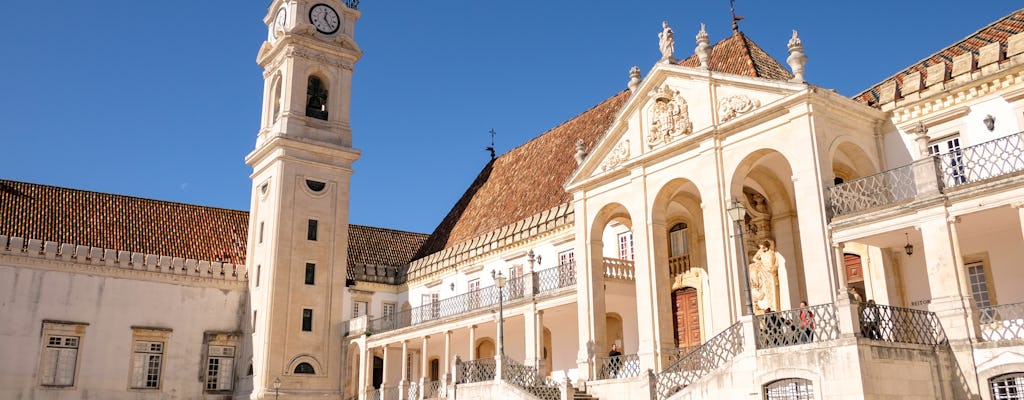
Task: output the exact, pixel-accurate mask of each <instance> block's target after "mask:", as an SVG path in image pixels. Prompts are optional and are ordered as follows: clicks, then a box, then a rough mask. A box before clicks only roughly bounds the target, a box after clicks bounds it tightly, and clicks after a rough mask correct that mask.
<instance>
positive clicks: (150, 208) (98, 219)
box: [0, 180, 249, 264]
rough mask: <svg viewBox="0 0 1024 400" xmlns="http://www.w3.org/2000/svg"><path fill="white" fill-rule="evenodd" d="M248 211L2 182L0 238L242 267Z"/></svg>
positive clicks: (0, 193)
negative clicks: (81, 246) (206, 261)
mask: <svg viewBox="0 0 1024 400" xmlns="http://www.w3.org/2000/svg"><path fill="white" fill-rule="evenodd" d="M248 223H249V213H247V212H245V211H236V210H227V209H223V208H213V207H203V206H195V205H190V204H182V203H172V202H168V201H160V200H150V199H143V198H138V197H131V196H122V195H116V194H108V193H98V192H90V191H85V190H76V189H66V188H61V187H56V186H46V185H38V184H33V183H25V182H16V181H9V180H0V235H7V236H19V237H23V238H26V239H40V240H45V241H54V242H60V243H71V244H76V245H84V246H93V247H101V248H107V249H117V250H124V251H132V252H139V253H147V254H157V255H164V256H171V257H182V258H193V259H200V260H210V261H217V260H220V261H224V262H231V263H235V264H244V263H245V243H246V238H247V236H246V234H247V231H248Z"/></svg>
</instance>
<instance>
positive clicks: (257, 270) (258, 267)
mask: <svg viewBox="0 0 1024 400" xmlns="http://www.w3.org/2000/svg"><path fill="white" fill-rule="evenodd" d="M261 272H263V266H262V265H257V266H256V287H260V273H261Z"/></svg>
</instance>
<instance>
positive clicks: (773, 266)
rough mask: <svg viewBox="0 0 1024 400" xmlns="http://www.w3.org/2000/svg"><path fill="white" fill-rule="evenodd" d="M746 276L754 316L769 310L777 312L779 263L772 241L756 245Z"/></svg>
mask: <svg viewBox="0 0 1024 400" xmlns="http://www.w3.org/2000/svg"><path fill="white" fill-rule="evenodd" d="M747 276H748V279H750V282H749V283H750V299H751V302H752V303H753V305H754V314H764V312H765V310H767V309H769V308H770V309H772V310H778V309H779V263H778V257H777V254H776V253H775V242H774V241H772V240H762V241H761V242H760V243H759V244H758V249H757V253H755V254H754V257H753V259H751V263H750V266H749V267H748V275H747Z"/></svg>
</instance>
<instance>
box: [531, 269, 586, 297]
mask: <svg viewBox="0 0 1024 400" xmlns="http://www.w3.org/2000/svg"><path fill="white" fill-rule="evenodd" d="M534 276H535V277H534V291H535V292H536V293H537V294H540V293H544V292H550V291H552V290H558V289H561V288H566V287H573V286H576V263H575V262H571V263H567V264H562V265H559V266H557V267H555V268H548V269H544V270H540V271H537V272H536V273H535V274H534Z"/></svg>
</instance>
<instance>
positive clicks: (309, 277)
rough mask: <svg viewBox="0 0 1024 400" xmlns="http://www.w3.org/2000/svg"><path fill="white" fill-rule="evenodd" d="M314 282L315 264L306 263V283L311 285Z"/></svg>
mask: <svg viewBox="0 0 1024 400" xmlns="http://www.w3.org/2000/svg"><path fill="white" fill-rule="evenodd" d="M314 282H316V264H313V263H306V284H307V285H312V284H313V283H314Z"/></svg>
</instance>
